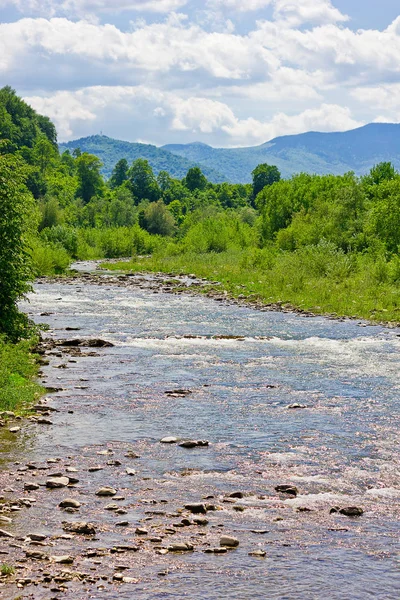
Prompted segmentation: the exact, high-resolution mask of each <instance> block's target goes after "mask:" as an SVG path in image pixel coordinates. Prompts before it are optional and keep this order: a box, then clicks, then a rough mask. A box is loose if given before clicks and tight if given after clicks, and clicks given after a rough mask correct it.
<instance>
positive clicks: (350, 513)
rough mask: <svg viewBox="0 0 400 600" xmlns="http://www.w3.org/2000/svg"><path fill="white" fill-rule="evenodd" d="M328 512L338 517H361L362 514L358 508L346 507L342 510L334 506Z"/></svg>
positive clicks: (361, 510)
mask: <svg viewBox="0 0 400 600" xmlns="http://www.w3.org/2000/svg"><path fill="white" fill-rule="evenodd" d="M329 512H330V514H333V513H339V514H340V515H345V516H346V517H361V515H363V514H364V511H363V509H362V508H360V507H359V506H346V507H344V508H340V507H339V506H334V507H333V508H331V510H330V511H329Z"/></svg>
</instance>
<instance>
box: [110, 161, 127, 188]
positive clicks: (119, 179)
mask: <svg viewBox="0 0 400 600" xmlns="http://www.w3.org/2000/svg"><path fill="white" fill-rule="evenodd" d="M128 171H129V165H128V161H127V160H126V158H121V160H119V161H118V162H117V164H116V165H115V167H114V169H113V172H112V174H111V177H110V187H111V189H112V190H115V188H117V187H119V186H120V185H122V184H123V183H125V181H127V180H128Z"/></svg>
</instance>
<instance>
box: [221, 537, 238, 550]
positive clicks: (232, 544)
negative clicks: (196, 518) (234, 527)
mask: <svg viewBox="0 0 400 600" xmlns="http://www.w3.org/2000/svg"><path fill="white" fill-rule="evenodd" d="M219 543H220V546H223V547H225V548H237V547H238V546H239V540H238V539H236V538H234V537H231V536H230V535H223V536H222V537H221V539H220V541H219Z"/></svg>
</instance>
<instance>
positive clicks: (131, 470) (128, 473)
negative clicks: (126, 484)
mask: <svg viewBox="0 0 400 600" xmlns="http://www.w3.org/2000/svg"><path fill="white" fill-rule="evenodd" d="M125 472H126V474H127V475H130V476H131V477H133V476H134V475H136V471H135V469H129V468H128V469H126V470H125Z"/></svg>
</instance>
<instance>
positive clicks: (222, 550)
mask: <svg viewBox="0 0 400 600" xmlns="http://www.w3.org/2000/svg"><path fill="white" fill-rule="evenodd" d="M204 552H205V554H226V553H227V552H228V549H227V548H223V547H221V548H206V549H205V550H204Z"/></svg>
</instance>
